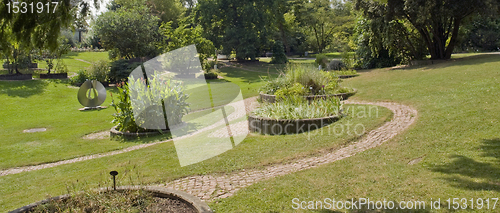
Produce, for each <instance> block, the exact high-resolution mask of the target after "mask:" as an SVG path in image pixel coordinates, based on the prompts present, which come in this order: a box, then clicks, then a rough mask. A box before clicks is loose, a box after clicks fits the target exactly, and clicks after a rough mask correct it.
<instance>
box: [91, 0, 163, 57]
mask: <svg viewBox="0 0 500 213" xmlns="http://www.w3.org/2000/svg"><path fill="white" fill-rule="evenodd" d="M158 22H159V18H157V17H156V16H154V15H152V14H150V11H149V9H148V8H147V7H146V6H136V7H134V8H130V9H129V8H126V7H120V8H118V9H117V10H116V11H108V12H106V13H104V14H102V15H101V16H99V17H98V18H97V20H96V22H95V33H96V35H97V36H98V37H99V38H100V39H101V45H102V46H103V47H104V48H105V49H106V50H111V51H112V52H114V53H116V56H117V57H119V58H126V59H131V58H138V57H145V56H154V55H156V54H157V53H158V51H157V48H156V46H155V42H157V41H158V37H159V35H158Z"/></svg>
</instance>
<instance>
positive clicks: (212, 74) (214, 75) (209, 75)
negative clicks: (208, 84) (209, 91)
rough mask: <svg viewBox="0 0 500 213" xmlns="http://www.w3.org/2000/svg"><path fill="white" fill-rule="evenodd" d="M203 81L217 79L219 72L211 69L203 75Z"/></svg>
mask: <svg viewBox="0 0 500 213" xmlns="http://www.w3.org/2000/svg"><path fill="white" fill-rule="evenodd" d="M203 75H204V76H205V79H217V77H218V76H219V72H218V71H217V70H215V69H211V70H209V71H208V72H205V73H203Z"/></svg>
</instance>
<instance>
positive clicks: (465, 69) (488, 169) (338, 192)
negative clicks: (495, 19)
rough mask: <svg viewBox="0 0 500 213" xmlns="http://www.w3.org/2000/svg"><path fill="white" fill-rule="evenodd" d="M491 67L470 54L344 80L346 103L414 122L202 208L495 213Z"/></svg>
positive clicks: (497, 160) (499, 60) (497, 165)
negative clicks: (383, 106)
mask: <svg viewBox="0 0 500 213" xmlns="http://www.w3.org/2000/svg"><path fill="white" fill-rule="evenodd" d="M499 67H500V55H474V56H470V57H466V58H462V59H458V60H455V61H449V62H445V63H440V64H437V65H433V66H427V67H419V68H410V69H396V70H391V69H378V70H373V71H371V72H363V73H362V74H361V76H360V77H357V78H353V79H349V80H346V81H347V82H346V83H349V84H350V85H352V86H354V87H356V88H358V89H359V92H358V94H357V95H356V96H354V97H352V99H358V100H367V101H391V102H397V103H402V104H406V105H409V106H412V107H414V108H415V109H417V110H418V119H417V121H416V123H415V124H414V125H413V126H412V127H411V128H410V129H409V130H407V131H406V132H404V133H402V134H400V135H398V136H396V137H395V138H393V139H392V140H390V141H388V142H387V143H385V144H383V145H381V146H380V147H377V148H373V149H370V150H367V151H365V152H363V153H360V154H358V155H356V156H352V157H350V158H347V159H344V160H342V161H338V162H335V163H332V164H328V165H324V166H321V167H318V168H314V169H310V170H305V171H301V172H297V173H294V174H290V175H286V176H283V177H279V178H274V179H271V180H267V181H263V182H259V183H257V184H254V185H252V186H250V187H248V188H245V189H243V190H240V191H239V192H238V193H236V195H235V196H232V197H229V198H227V199H223V200H220V201H216V202H212V203H210V206H211V207H213V208H214V209H215V210H216V211H217V212H296V211H299V212H308V211H313V212H337V211H333V210H331V211H329V210H303V209H298V210H296V209H293V207H297V205H294V204H293V203H292V199H294V198H297V199H299V201H324V199H325V198H330V199H336V200H342V201H346V200H350V199H351V198H354V199H358V198H370V200H371V201H384V200H386V201H394V202H396V204H397V203H398V202H400V201H424V202H426V210H422V211H415V210H412V211H406V210H405V211H403V210H401V209H399V210H394V211H381V212H454V211H453V210H448V203H447V202H446V200H447V199H449V198H451V199H453V198H460V199H462V198H466V199H467V200H470V199H474V202H476V199H478V198H482V199H488V198H490V202H491V203H490V207H489V209H487V207H486V201H484V202H485V204H484V206H483V208H482V209H478V208H479V206H478V205H477V203H476V204H474V207H473V208H472V209H471V206H470V201H469V205H468V207H467V208H468V209H469V210H470V211H471V212H498V208H500V203H497V204H496V207H495V209H493V203H494V200H491V198H499V197H500V181H499V180H500V139H499V138H500V134H499V131H498V130H499V129H500V123H499V120H500V113H499V112H498V109H500V102H499V99H498V94H500V84H499V83H500V82H499V81H500V69H499ZM410 162H412V163H411V164H410ZM431 199H433V200H434V201H436V200H437V199H441V203H442V204H441V210H436V209H434V210H431V209H430V201H431ZM296 201H297V200H296ZM323 204H324V203H323ZM451 205H452V206H453V203H451ZM460 205H461V206H460V207H462V206H463V204H460ZM304 206H306V208H307V205H304ZM344 211H345V210H341V211H340V212H344ZM353 212H356V211H353ZM361 212H363V211H361ZM370 212H371V211H370ZM377 212H378V211H377Z"/></svg>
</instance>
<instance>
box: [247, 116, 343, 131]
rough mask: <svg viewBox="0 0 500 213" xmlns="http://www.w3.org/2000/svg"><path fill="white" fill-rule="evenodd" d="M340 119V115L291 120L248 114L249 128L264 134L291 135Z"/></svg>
mask: <svg viewBox="0 0 500 213" xmlns="http://www.w3.org/2000/svg"><path fill="white" fill-rule="evenodd" d="M339 119H340V117H339V116H330V117H325V118H310V119H298V120H289V119H272V118H264V117H257V116H254V115H250V116H248V128H249V130H250V132H254V133H260V134H264V135H289V134H298V133H302V132H309V131H312V130H315V129H318V128H322V127H324V126H327V125H329V124H331V123H334V122H336V121H338V120H339Z"/></svg>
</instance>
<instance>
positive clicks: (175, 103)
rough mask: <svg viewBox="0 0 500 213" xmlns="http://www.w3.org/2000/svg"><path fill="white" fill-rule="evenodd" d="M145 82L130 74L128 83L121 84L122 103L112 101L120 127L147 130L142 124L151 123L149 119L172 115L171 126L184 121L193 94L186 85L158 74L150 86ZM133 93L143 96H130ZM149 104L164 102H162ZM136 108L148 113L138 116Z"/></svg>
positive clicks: (134, 130)
mask: <svg viewBox="0 0 500 213" xmlns="http://www.w3.org/2000/svg"><path fill="white" fill-rule="evenodd" d="M144 81H145V80H144V79H134V78H133V77H130V78H129V81H128V82H129V83H128V84H123V83H122V84H119V87H118V90H119V102H118V103H117V104H115V102H114V100H112V104H111V106H113V107H114V108H115V110H116V113H115V114H114V115H113V117H114V120H113V123H115V124H117V130H119V131H122V132H144V131H146V129H144V128H142V127H141V126H142V125H143V124H145V123H147V122H149V120H148V119H151V118H152V119H158V118H161V119H165V121H166V119H167V118H168V126H167V128H168V127H171V126H173V125H176V124H179V123H181V122H182V116H184V115H186V114H187V113H188V111H189V104H188V103H187V102H186V101H187V99H188V97H189V96H188V95H187V94H185V93H184V90H185V86H184V85H183V84H182V82H178V81H171V80H170V79H167V80H162V79H161V77H160V75H159V74H157V73H155V74H154V77H153V79H151V80H149V81H148V83H149V84H148V86H147V87H144V86H143V85H144ZM131 96H132V97H141V99H130V97H131ZM149 103H161V105H160V104H158V105H150V104H149ZM132 107H134V109H135V110H136V111H139V112H144V114H141V115H139V116H136V117H134V114H133V109H132ZM164 109H165V110H166V111H165V113H166V114H165V113H164ZM157 129H160V128H157Z"/></svg>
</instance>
